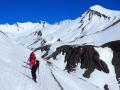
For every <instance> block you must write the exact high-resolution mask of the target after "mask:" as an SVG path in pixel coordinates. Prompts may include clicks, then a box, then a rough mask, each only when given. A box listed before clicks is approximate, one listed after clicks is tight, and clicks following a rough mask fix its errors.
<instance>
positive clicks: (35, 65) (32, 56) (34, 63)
mask: <svg viewBox="0 0 120 90" xmlns="http://www.w3.org/2000/svg"><path fill="white" fill-rule="evenodd" d="M28 64H29V65H30V66H31V74H32V80H34V81H35V82H36V78H37V76H36V71H37V68H39V61H38V60H36V56H35V53H34V52H32V53H31V54H30V58H29V62H28Z"/></svg>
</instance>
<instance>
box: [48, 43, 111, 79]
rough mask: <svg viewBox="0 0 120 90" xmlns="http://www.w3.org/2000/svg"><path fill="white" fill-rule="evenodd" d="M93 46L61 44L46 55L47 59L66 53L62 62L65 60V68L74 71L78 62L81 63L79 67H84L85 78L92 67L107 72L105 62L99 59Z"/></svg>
mask: <svg viewBox="0 0 120 90" xmlns="http://www.w3.org/2000/svg"><path fill="white" fill-rule="evenodd" d="M94 47H95V46H92V45H85V46H75V45H63V46H60V47H58V48H57V49H56V51H55V52H54V53H53V54H51V55H50V56H48V57H47V59H50V58H53V59H56V56H57V55H59V54H60V53H61V52H62V53H63V54H64V53H66V54H65V60H64V62H67V64H66V67H65V70H67V71H68V72H69V73H70V72H71V71H74V70H75V68H76V66H77V65H78V64H79V63H80V64H81V66H80V67H81V69H83V68H85V69H86V71H85V73H84V74H83V76H84V77H86V78H89V77H90V74H91V73H92V72H93V71H94V69H98V70H100V71H103V72H105V73H109V69H108V67H107V64H105V62H103V61H102V60H100V59H99V54H98V53H97V51H96V50H95V49H94Z"/></svg>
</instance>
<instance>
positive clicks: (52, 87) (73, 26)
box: [0, 5, 120, 90]
mask: <svg viewBox="0 0 120 90" xmlns="http://www.w3.org/2000/svg"><path fill="white" fill-rule="evenodd" d="M119 33H120V11H113V10H108V9H105V8H103V7H101V6H99V5H96V6H93V7H90V8H89V9H88V10H87V11H86V12H85V13H84V14H83V15H82V16H81V17H79V18H77V19H75V20H65V21H61V22H58V23H55V24H52V25H51V24H48V23H46V22H39V23H31V22H27V23H16V24H13V25H9V24H6V25H0V42H1V43H2V44H1V45H0V61H1V63H0V68H1V69H2V70H1V71H0V73H1V76H0V85H1V86H0V90H103V86H104V85H105V84H108V85H109V86H110V87H109V88H110V90H119V86H118V84H117V81H116V78H115V73H114V68H113V66H112V64H111V63H110V62H111V60H112V57H113V56H112V54H113V52H112V51H111V49H108V48H96V50H97V51H98V52H99V54H100V58H101V59H102V60H104V61H105V62H106V63H107V65H108V67H109V68H110V73H109V74H106V73H103V72H100V71H98V70H96V71H95V72H94V73H92V75H91V78H90V79H86V78H84V77H83V76H82V74H83V71H84V70H81V69H80V68H77V70H76V72H72V73H71V74H68V73H67V72H66V71H64V69H65V63H64V56H63V55H59V56H58V57H57V60H56V61H54V60H53V59H51V62H52V65H48V63H47V62H46V61H44V60H43V59H41V57H40V56H41V54H42V53H41V52H39V51H38V52H37V53H36V54H37V56H38V57H37V59H39V60H40V61H41V62H40V70H39V74H37V76H38V78H37V80H38V83H37V84H36V83H34V82H33V81H32V80H31V79H30V78H31V74H30V70H29V69H27V68H24V67H23V66H22V65H25V63H23V62H24V61H27V59H28V57H29V54H30V52H31V51H29V50H28V49H26V48H24V47H22V46H19V45H18V44H20V45H23V46H25V47H27V48H30V49H31V48H37V47H39V46H41V45H44V44H50V45H51V48H50V51H49V54H51V53H52V52H54V51H55V49H56V48H57V47H58V46H61V45H66V44H67V45H71V44H72V45H83V44H92V45H102V44H104V43H106V42H109V41H113V40H120V35H119ZM13 40H14V41H13ZM16 41H17V43H16ZM102 52H105V54H103V53H102ZM78 67H79V65H78ZM29 77H30V78H29ZM8 85H9V86H8Z"/></svg>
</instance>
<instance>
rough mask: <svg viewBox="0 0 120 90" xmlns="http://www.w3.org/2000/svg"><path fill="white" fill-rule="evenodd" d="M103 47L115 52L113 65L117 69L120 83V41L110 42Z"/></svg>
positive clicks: (117, 77)
mask: <svg viewBox="0 0 120 90" xmlns="http://www.w3.org/2000/svg"><path fill="white" fill-rule="evenodd" d="M102 47H109V48H111V49H112V51H113V59H112V64H113V65H114V68H115V73H116V79H117V81H118V82H119V83H120V40H117V41H112V42H108V43H106V44H104V45H102Z"/></svg>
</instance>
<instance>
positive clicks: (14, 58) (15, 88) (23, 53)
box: [0, 33, 100, 90]
mask: <svg viewBox="0 0 120 90" xmlns="http://www.w3.org/2000/svg"><path fill="white" fill-rule="evenodd" d="M0 42H1V45H0V61H1V63H0V68H1V70H0V73H1V75H0V90H70V89H72V90H83V89H86V90H89V88H92V90H100V89H98V88H96V87H95V86H92V85H89V84H88V83H86V82H84V81H82V80H80V81H79V84H77V83H76V82H75V81H74V80H73V79H71V78H70V76H69V75H68V74H65V73H64V72H63V71H62V70H57V68H54V69H53V68H52V67H51V66H49V65H48V64H47V63H46V61H44V60H43V59H41V58H40V57H37V59H39V60H40V61H41V62H40V70H39V74H37V76H38V78H37V81H38V83H35V82H33V81H32V80H31V74H30V69H28V68H25V67H23V65H26V64H25V63H23V62H25V61H27V59H28V57H29V54H30V51H29V50H28V49H26V48H24V47H21V46H19V45H18V44H16V43H15V42H14V41H11V39H9V38H7V37H6V36H5V35H4V34H2V33H0ZM36 54H38V56H40V52H39V51H38V52H37V53H36ZM55 69H56V70H55ZM65 79H66V80H65ZM57 80H58V81H57ZM58 82H59V83H58ZM71 84H74V85H71ZM80 84H83V86H82V87H81V86H79V85H80ZM86 85H88V87H89V88H88V87H85V86H86Z"/></svg>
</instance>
